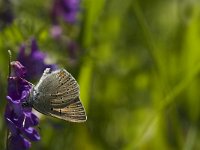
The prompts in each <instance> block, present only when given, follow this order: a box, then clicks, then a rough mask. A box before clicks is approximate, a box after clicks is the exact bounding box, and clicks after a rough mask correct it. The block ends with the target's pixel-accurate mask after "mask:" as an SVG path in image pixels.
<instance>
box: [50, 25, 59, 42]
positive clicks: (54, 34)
mask: <svg viewBox="0 0 200 150" xmlns="http://www.w3.org/2000/svg"><path fill="white" fill-rule="evenodd" d="M61 34H62V28H61V27H60V26H59V25H53V26H52V28H51V35H52V37H53V38H55V39H59V38H60V37H61Z"/></svg>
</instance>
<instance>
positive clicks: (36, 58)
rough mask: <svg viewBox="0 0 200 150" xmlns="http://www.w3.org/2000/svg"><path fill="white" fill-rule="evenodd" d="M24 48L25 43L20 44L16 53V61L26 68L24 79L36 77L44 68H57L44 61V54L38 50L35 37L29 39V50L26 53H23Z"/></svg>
mask: <svg viewBox="0 0 200 150" xmlns="http://www.w3.org/2000/svg"><path fill="white" fill-rule="evenodd" d="M25 48H26V47H25V45H22V46H21V48H20V51H19V55H18V61H19V62H20V63H21V64H22V65H24V66H25V67H26V68H27V74H26V76H25V79H27V80H31V79H38V78H39V77H40V76H41V75H42V73H43V71H44V70H45V68H51V69H52V70H55V69H56V68H57V67H56V65H54V64H50V65H48V64H46V63H45V58H46V55H45V54H44V53H42V52H41V51H40V50H39V48H38V45H37V42H36V40H35V39H32V41H31V52H30V53H29V54H28V55H27V54H25Z"/></svg>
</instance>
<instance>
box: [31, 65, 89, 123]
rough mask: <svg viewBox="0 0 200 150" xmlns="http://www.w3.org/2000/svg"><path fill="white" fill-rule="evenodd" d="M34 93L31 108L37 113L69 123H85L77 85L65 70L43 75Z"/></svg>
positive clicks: (84, 114)
mask: <svg viewBox="0 0 200 150" xmlns="http://www.w3.org/2000/svg"><path fill="white" fill-rule="evenodd" d="M35 91H36V94H35V97H36V100H35V102H34V104H33V107H34V108H35V109H36V110H38V111H39V112H41V113H43V114H46V115H50V116H53V117H56V118H59V119H63V120H66V121H71V122H84V121H86V119H87V118H86V113H85V110H84V107H83V105H82V103H81V101H80V99H79V85H78V83H77V82H76V80H75V79H74V78H73V76H72V75H71V74H70V73H68V72H67V71H66V70H65V69H61V70H57V71H54V72H52V73H45V74H43V76H42V77H41V80H40V81H39V83H38V84H37V85H36V87H35Z"/></svg>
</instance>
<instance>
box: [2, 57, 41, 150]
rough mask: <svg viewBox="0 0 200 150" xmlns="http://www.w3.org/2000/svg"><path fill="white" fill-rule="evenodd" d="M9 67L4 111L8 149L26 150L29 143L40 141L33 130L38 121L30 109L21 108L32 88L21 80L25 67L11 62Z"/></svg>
mask: <svg viewBox="0 0 200 150" xmlns="http://www.w3.org/2000/svg"><path fill="white" fill-rule="evenodd" d="M11 67H12V73H11V76H10V77H9V78H8V95H7V97H6V98H7V101H8V103H7V105H6V110H5V120H6V123H7V126H8V129H9V131H10V136H9V139H8V146H9V147H8V149H9V150H15V149H20V150H26V149H29V148H30V146H31V143H30V141H38V140H40V136H39V134H38V132H37V131H36V130H35V129H34V128H33V126H36V125H37V124H38V123H39V119H38V118H37V117H36V116H35V115H34V114H33V113H32V108H30V107H29V108H25V107H22V103H23V102H24V101H25V100H26V98H27V97H28V96H29V93H30V90H31V87H32V85H31V84H30V83H29V82H27V81H26V80H24V79H23V78H22V77H24V76H25V73H26V70H25V67H24V66H23V65H21V64H20V62H18V61H14V62H11Z"/></svg>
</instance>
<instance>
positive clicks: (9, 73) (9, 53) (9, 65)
mask: <svg viewBox="0 0 200 150" xmlns="http://www.w3.org/2000/svg"><path fill="white" fill-rule="evenodd" d="M8 55H9V60H8V79H7V80H8V82H9V78H10V76H11V56H12V54H11V51H10V50H8ZM9 133H10V132H9V130H8V128H7V133H6V150H8V138H9Z"/></svg>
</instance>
